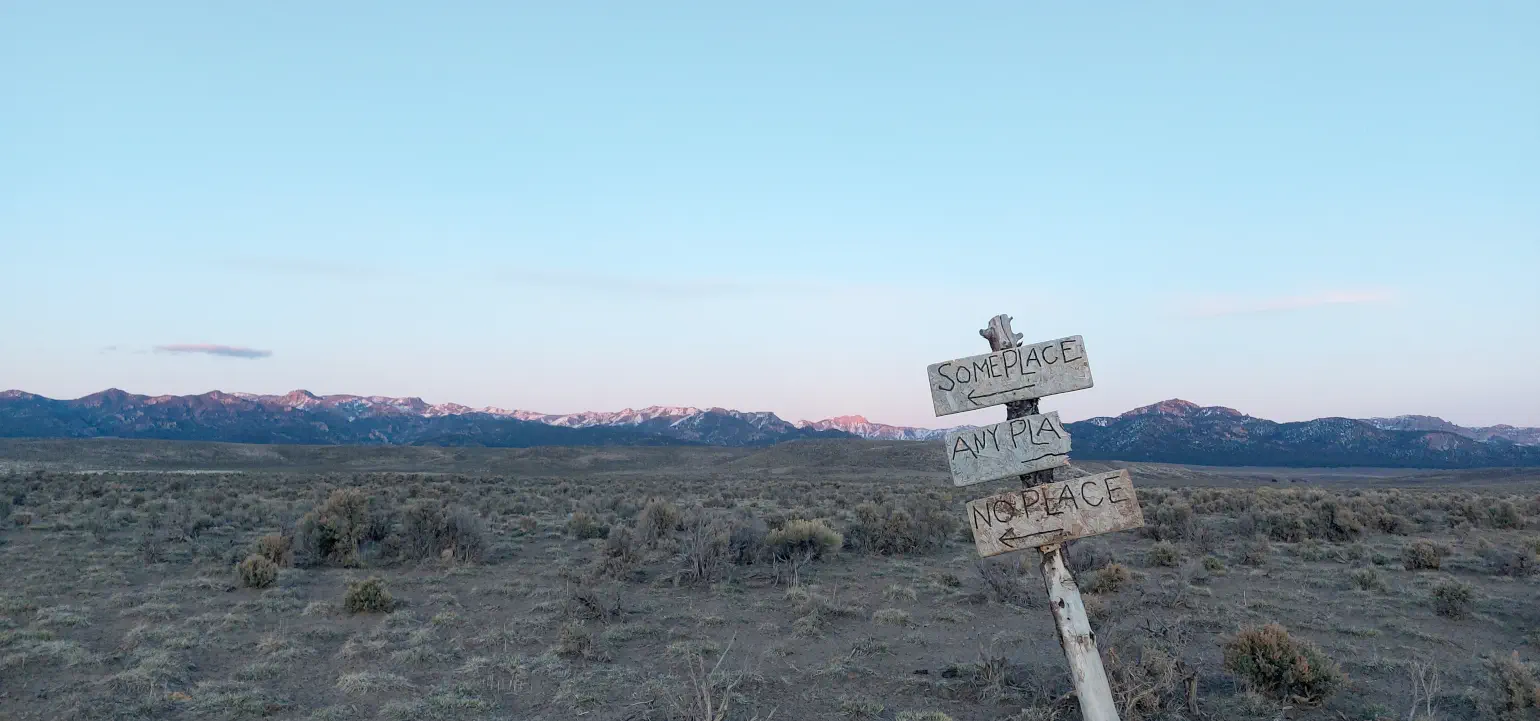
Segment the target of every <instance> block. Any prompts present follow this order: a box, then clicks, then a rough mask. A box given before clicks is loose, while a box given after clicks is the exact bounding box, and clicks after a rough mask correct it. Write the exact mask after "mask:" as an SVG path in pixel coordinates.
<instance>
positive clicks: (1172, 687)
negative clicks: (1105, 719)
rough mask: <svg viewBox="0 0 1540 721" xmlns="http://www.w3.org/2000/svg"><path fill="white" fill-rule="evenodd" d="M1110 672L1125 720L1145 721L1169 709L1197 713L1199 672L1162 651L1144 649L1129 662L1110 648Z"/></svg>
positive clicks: (1115, 694)
mask: <svg viewBox="0 0 1540 721" xmlns="http://www.w3.org/2000/svg"><path fill="white" fill-rule="evenodd" d="M1106 669H1107V681H1108V683H1109V684H1110V685H1111V686H1112V697H1113V701H1114V702H1115V703H1116V704H1117V707H1118V715H1119V717H1120V718H1121V719H1122V720H1123V721H1142V719H1146V718H1151V717H1154V716H1156V715H1158V714H1160V713H1161V712H1163V711H1167V710H1170V711H1177V712H1180V711H1183V710H1187V711H1192V712H1195V711H1196V708H1197V700H1198V672H1197V671H1195V670H1194V669H1192V668H1190V667H1189V666H1188V665H1187V664H1186V663H1185V662H1183V661H1182V660H1181V659H1179V658H1177V657H1175V656H1173V655H1171V654H1169V653H1167V652H1165V651H1163V650H1161V649H1159V648H1155V647H1153V646H1141V647H1140V648H1139V651H1138V653H1137V654H1135V655H1134V656H1133V657H1132V658H1130V659H1128V660H1125V659H1124V658H1123V656H1122V655H1120V654H1119V653H1118V651H1117V649H1115V648H1108V649H1107V652H1106Z"/></svg>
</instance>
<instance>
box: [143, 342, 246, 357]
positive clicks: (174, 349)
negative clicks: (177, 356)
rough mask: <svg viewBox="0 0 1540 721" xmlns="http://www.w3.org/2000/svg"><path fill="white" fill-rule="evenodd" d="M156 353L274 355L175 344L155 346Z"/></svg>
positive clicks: (232, 348)
mask: <svg viewBox="0 0 1540 721" xmlns="http://www.w3.org/2000/svg"><path fill="white" fill-rule="evenodd" d="M155 352H156V353H202V354H204V355H213V356H222V357H224V358H245V359H248V360H250V359H255V358H266V357H268V356H270V355H272V354H273V352H272V351H270V350H259V349H257V348H242V347H241V346H235V345H213V344H210V343H173V344H170V345H158V346H155Z"/></svg>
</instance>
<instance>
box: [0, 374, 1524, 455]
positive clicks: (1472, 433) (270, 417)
mask: <svg viewBox="0 0 1540 721" xmlns="http://www.w3.org/2000/svg"><path fill="white" fill-rule="evenodd" d="M1065 425H1066V427H1067V428H1068V429H1069V431H1070V435H1071V436H1072V438H1073V445H1074V450H1073V454H1074V456H1075V457H1076V458H1079V459H1083V460H1092V459H1113V460H1128V461H1164V462H1171V463H1195V464H1208V465H1277V466H1399V467H1473V466H1540V443H1537V442H1536V441H1537V439H1540V429H1533V428H1513V427H1511V426H1491V427H1486V428H1474V429H1473V428H1464V427H1461V426H1456V425H1454V424H1450V423H1447V422H1446V421H1442V420H1440V419H1436V418H1430V417H1426V416H1402V417H1399V418H1394V419H1378V418H1376V419H1367V420H1355V419H1349V418H1318V419H1315V420H1311V421H1304V422H1298V423H1276V422H1273V421H1269V420H1265V419H1261V418H1255V417H1253V416H1249V415H1246V414H1245V413H1241V412H1240V411H1237V410H1234V409H1231V408H1224V407H1220V406H1199V405H1197V404H1194V403H1190V402H1187V401H1183V400H1168V401H1162V402H1160V403H1156V404H1152V405H1149V406H1144V407H1142V408H1136V409H1134V410H1131V411H1128V412H1127V413H1123V414H1121V415H1118V416H1105V417H1098V418H1091V419H1088V420H1085V421H1080V422H1075V423H1067V424H1065ZM947 430H948V429H930V428H913V427H908V426H896V425H888V424H882V423H873V422H871V421H869V420H867V419H866V418H864V417H861V416H840V417H836V418H828V419H824V420H819V421H796V422H791V421H786V420H784V419H782V418H780V417H779V416H777V415H776V414H774V413H770V412H766V411H759V412H745V411H738V410H732V409H727V408H696V407H689V406H649V407H647V408H638V409H632V408H627V409H623V410H620V411H614V412H598V411H587V412H582V413H569V414H550V413H539V412H535V411H527V410H510V409H504V408H495V407H482V408H472V407H469V406H464V405H459V404H455V403H440V404H429V403H427V402H425V401H423V400H422V399H420V398H396V397H389V396H357V395H348V394H342V395H327V396H318V395H315V394H313V393H309V392H307V391H302V390H298V391H292V392H290V393H286V394H283V395H259V394H251V393H224V392H219V391H214V392H210V393H204V394H200V395H190V396H170V395H165V396H146V395H135V394H131V393H126V392H124V391H121V390H117V389H110V390H106V391H102V392H100V393H93V394H91V395H89V396H85V397H82V398H77V399H73V400H55V399H51V398H45V397H43V396H39V395H34V394H31V393H25V392H22V391H5V392H3V393H0V438H4V437H10V438H27V437H31V438H98V437H117V438H157V439H166V440H190V441H226V442H237V443H292V444H374V445H387V444H388V445H441V446H488V447H527V446H535V445H680V444H684V445H718V446H760V445H768V444H772V443H780V442H783V441H794V440H811V439H841V438H844V439H850V438H866V439H877V440H897V441H934V440H936V439H938V438H940V437H941V436H943V435H944V434H945V433H946V432H947Z"/></svg>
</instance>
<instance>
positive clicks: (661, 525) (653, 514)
mask: <svg viewBox="0 0 1540 721" xmlns="http://www.w3.org/2000/svg"><path fill="white" fill-rule="evenodd" d="M683 520H684V516H683V515H682V514H680V513H679V507H678V506H675V505H674V504H672V503H669V502H668V501H665V500H663V499H661V498H654V499H652V500H650V501H648V502H647V505H646V506H645V507H643V508H642V512H641V513H640V514H639V515H637V517H636V540H637V542H638V543H641V544H642V545H644V546H648V547H651V546H653V545H654V544H656V543H657V541H658V539H660V538H665V537H667V536H669V535H670V534H672V533H673V532H674V531H676V530H678V529H679V524H680V522H681V521H683Z"/></svg>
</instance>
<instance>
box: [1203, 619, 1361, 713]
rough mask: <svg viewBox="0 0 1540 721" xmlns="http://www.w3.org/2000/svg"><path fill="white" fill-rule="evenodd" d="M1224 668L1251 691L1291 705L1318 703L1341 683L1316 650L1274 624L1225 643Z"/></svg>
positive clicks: (1339, 675) (1249, 630)
mask: <svg viewBox="0 0 1540 721" xmlns="http://www.w3.org/2000/svg"><path fill="white" fill-rule="evenodd" d="M1224 667H1225V670H1226V671H1228V672H1229V673H1230V674H1231V675H1233V676H1235V677H1236V679H1238V680H1239V681H1240V682H1241V684H1242V685H1244V686H1246V687H1247V688H1249V689H1251V690H1252V691H1256V692H1257V693H1260V694H1263V695H1266V696H1270V697H1272V698H1275V699H1278V700H1281V701H1290V702H1294V703H1308V704H1314V703H1320V702H1321V701H1322V700H1324V699H1325V698H1326V697H1328V696H1330V695H1331V694H1332V693H1334V692H1335V691H1337V689H1338V688H1340V687H1341V686H1342V684H1343V681H1344V678H1343V675H1342V671H1341V670H1340V669H1339V668H1338V667H1337V664H1336V663H1334V662H1333V661H1332V660H1331V659H1330V658H1327V657H1326V654H1325V653H1322V651H1321V649H1320V648H1319V647H1317V646H1316V645H1315V644H1313V643H1310V642H1309V641H1299V640H1295V639H1294V638H1292V637H1291V636H1289V632H1288V631H1287V630H1285V629H1284V627H1283V626H1280V625H1278V624H1276V623H1270V624H1267V625H1266V626H1262V627H1248V628H1245V629H1242V630H1241V631H1240V632H1239V633H1237V634H1236V635H1235V637H1234V638H1232V639H1230V641H1228V642H1226V643H1225V645H1224Z"/></svg>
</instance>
